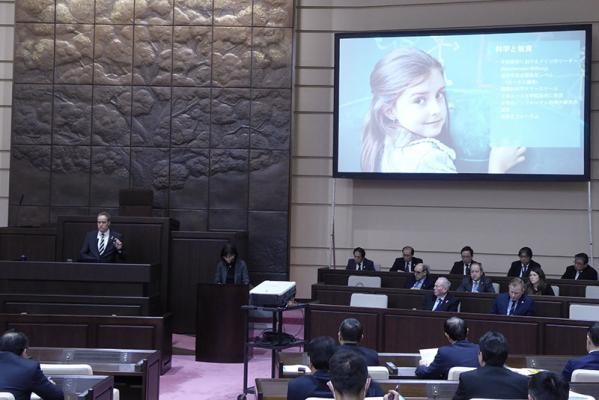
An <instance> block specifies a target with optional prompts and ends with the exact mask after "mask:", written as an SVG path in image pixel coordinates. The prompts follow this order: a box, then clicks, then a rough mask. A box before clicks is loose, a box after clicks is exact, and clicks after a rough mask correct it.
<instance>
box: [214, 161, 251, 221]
mask: <svg viewBox="0 0 599 400" xmlns="http://www.w3.org/2000/svg"><path fill="white" fill-rule="evenodd" d="M248 156H249V154H248V151H247V150H211V152H210V197H209V198H210V208H211V209H217V208H218V209H242V210H245V209H247V192H248Z"/></svg>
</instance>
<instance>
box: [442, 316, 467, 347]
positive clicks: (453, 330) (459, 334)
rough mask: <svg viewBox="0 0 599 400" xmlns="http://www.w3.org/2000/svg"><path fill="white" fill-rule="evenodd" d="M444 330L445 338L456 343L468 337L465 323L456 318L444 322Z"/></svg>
mask: <svg viewBox="0 0 599 400" xmlns="http://www.w3.org/2000/svg"><path fill="white" fill-rule="evenodd" d="M444 330H445V333H446V334H447V336H449V338H450V339H451V340H453V341H456V342H457V341H460V340H464V339H466V336H467V335H468V327H467V326H466V321H464V320H463V319H461V318H458V317H451V318H449V319H448V320H447V321H445V326H444Z"/></svg>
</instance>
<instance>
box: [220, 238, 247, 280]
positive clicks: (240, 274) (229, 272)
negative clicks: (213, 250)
mask: <svg viewBox="0 0 599 400" xmlns="http://www.w3.org/2000/svg"><path fill="white" fill-rule="evenodd" d="M214 283H221V284H224V283H235V284H238V285H240V284H243V285H249V283H250V276H249V274H248V267H247V265H246V264H245V261H243V260H242V259H241V258H239V253H238V252H237V247H235V245H233V244H231V243H227V244H225V245H224V246H223V248H222V249H221V251H220V261H219V262H218V264H216V274H215V275H214Z"/></svg>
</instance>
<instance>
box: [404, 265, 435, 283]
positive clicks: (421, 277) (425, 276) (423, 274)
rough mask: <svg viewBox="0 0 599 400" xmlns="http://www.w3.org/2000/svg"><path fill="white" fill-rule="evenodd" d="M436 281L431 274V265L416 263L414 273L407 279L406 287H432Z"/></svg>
mask: <svg viewBox="0 0 599 400" xmlns="http://www.w3.org/2000/svg"><path fill="white" fill-rule="evenodd" d="M433 286H435V281H434V279H432V278H431V277H430V275H429V267H428V265H426V264H422V263H420V264H416V266H415V267H414V273H413V274H412V275H410V276H409V277H408V279H406V284H405V285H404V287H405V288H406V289H432V288H433Z"/></svg>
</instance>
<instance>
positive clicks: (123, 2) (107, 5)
mask: <svg viewBox="0 0 599 400" xmlns="http://www.w3.org/2000/svg"><path fill="white" fill-rule="evenodd" d="M133 6H134V0H96V23H97V24H131V23H133Z"/></svg>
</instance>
